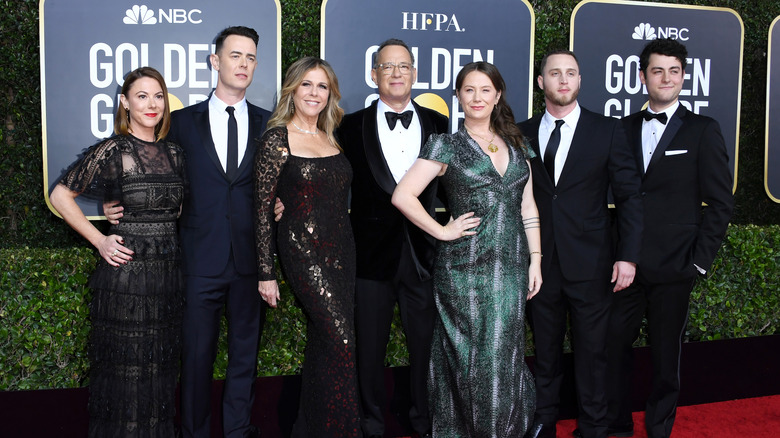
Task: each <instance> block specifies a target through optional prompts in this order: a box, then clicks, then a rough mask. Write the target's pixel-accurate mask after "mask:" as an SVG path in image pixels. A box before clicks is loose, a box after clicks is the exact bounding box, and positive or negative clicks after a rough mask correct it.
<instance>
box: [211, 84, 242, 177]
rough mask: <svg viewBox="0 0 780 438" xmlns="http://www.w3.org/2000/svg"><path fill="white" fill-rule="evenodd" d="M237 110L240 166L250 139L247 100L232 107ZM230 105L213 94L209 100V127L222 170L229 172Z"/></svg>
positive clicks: (235, 112)
mask: <svg viewBox="0 0 780 438" xmlns="http://www.w3.org/2000/svg"><path fill="white" fill-rule="evenodd" d="M232 106H233V108H235V111H234V112H233V115H234V116H235V117H236V122H237V123H238V165H239V166H240V165H241V160H243V159H244V154H246V145H247V139H248V137H249V107H248V106H247V104H246V98H244V99H241V101H240V102H238V103H236V104H235V105H232ZM227 107H228V105H227V104H226V103H225V102H223V101H221V100H220V99H219V98H218V97H217V95H216V94H215V93H211V98H210V99H209V126H210V127H211V139H212V140H214V147H215V148H216V149H217V157H219V162H220V163H221V164H222V169H223V170H225V171H226V172H227V137H228V132H227V130H228V117H229V115H228V113H227V111H225V108H227Z"/></svg>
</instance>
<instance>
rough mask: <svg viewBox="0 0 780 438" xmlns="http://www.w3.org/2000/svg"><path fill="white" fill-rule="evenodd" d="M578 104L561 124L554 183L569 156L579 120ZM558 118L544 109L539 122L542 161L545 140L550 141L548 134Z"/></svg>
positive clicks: (556, 181)
mask: <svg viewBox="0 0 780 438" xmlns="http://www.w3.org/2000/svg"><path fill="white" fill-rule="evenodd" d="M580 113H582V110H581V109H580V104H579V103H577V105H576V106H575V107H574V109H573V110H572V111H571V112H570V113H569V114H567V115H566V116H565V117H564V118H563V119H561V120H563V125H561V143H560V144H559V145H558V151H557V152H556V153H555V184H558V180H559V179H560V178H561V170H563V165H564V164H565V163H566V157H568V156H569V149H570V148H571V141H572V139H573V138H574V131H575V130H576V129H577V122H578V121H579V120H580ZM556 120H559V119H556V118H555V117H553V116H552V115H551V114H550V113H549V112H547V110H545V111H544V115H543V116H542V121H541V122H540V123H539V155H540V156H541V158H542V161H544V151H546V150H547V142H548V141H550V134H552V132H553V130H554V129H555V121H556Z"/></svg>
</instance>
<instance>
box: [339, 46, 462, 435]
mask: <svg viewBox="0 0 780 438" xmlns="http://www.w3.org/2000/svg"><path fill="white" fill-rule="evenodd" d="M371 78H372V79H373V80H374V82H375V83H376V84H377V87H378V88H379V99H378V100H376V101H374V102H373V103H372V104H371V105H370V106H369V107H368V108H365V109H362V110H360V111H357V112H355V113H352V114H348V115H346V116H345V117H344V120H343V121H342V123H341V125H340V126H339V129H338V138H339V142H340V144H341V146H342V147H343V148H344V153H345V154H346V156H347V158H348V159H349V161H350V163H351V165H352V170H353V172H354V176H353V180H352V203H351V213H350V220H351V222H352V230H353V232H354V234H355V247H356V252H357V280H356V286H355V326H356V334H357V365H358V381H359V386H360V396H361V404H362V408H363V421H362V423H363V424H362V426H363V432H364V434H365V435H366V436H367V437H375V436H379V437H381V436H382V434H383V433H384V429H385V424H384V418H383V415H382V410H383V407H384V404H385V397H386V396H385V383H384V365H385V354H386V350H387V342H388V340H389V336H390V325H391V322H392V319H393V309H394V307H395V303H396V302H398V305H399V309H400V314H401V320H402V322H403V326H404V331H405V332H406V343H407V348H408V350H409V363H410V372H411V402H412V407H411V410H410V412H409V419H410V422H411V425H412V427H413V428H414V430H415V432H416V433H417V434H419V435H420V436H427V435H428V434H429V433H430V429H431V422H430V418H429V413H428V400H427V397H428V391H427V386H426V385H427V375H428V361H429V359H430V350H431V337H432V336H433V322H434V318H435V317H436V308H435V304H434V300H433V286H432V282H431V274H432V267H433V254H434V240H433V238H431V237H430V236H429V235H428V234H427V233H425V232H423V231H422V230H420V229H419V228H417V227H416V226H414V225H412V224H411V222H409V221H408V220H407V219H406V218H405V217H404V216H403V215H402V214H401V213H400V212H399V211H398V210H397V209H396V208H395V207H393V205H392V204H391V203H390V198H391V196H392V194H393V190H394V189H395V186H396V184H397V183H398V181H399V180H400V179H401V177H402V176H403V175H404V174H405V173H406V171H407V170H408V169H409V167H411V165H412V163H414V161H415V160H416V159H417V155H418V154H419V151H420V147H421V146H422V144H423V143H424V142H425V141H426V140H427V139H428V136H430V135H431V134H433V133H443V132H445V131H446V130H447V118H446V117H445V116H443V115H441V114H439V113H437V112H436V111H432V110H430V109H427V108H423V107H421V106H419V105H417V104H416V103H415V102H413V101H412V100H411V99H412V85H413V84H414V82H415V81H416V79H417V71H416V69H415V68H414V55H413V54H412V51H411V50H410V49H409V47H408V46H407V45H406V43H404V42H403V41H401V40H397V39H390V40H387V41H385V42H383V43H382V44H381V45H380V46H379V49H378V50H377V53H376V55H375V58H374V68H373V70H372V71H371ZM437 186H438V183H437V182H433V183H431V185H430V186H429V187H428V188H427V189H426V190H425V191H424V192H423V193H422V194H421V195H420V201H421V202H422V204H423V205H424V206H426V208H428V210H429V211H430V214H431V215H432V216H433V215H434V207H433V203H434V198H435V197H436V191H437Z"/></svg>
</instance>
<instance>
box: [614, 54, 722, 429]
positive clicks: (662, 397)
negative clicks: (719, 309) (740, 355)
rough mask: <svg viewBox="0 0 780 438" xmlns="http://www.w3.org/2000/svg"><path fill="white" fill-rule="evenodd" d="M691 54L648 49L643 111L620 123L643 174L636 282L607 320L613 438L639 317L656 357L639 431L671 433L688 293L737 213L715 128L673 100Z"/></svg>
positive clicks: (621, 422)
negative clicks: (640, 229) (640, 234)
mask: <svg viewBox="0 0 780 438" xmlns="http://www.w3.org/2000/svg"><path fill="white" fill-rule="evenodd" d="M687 56H688V53H687V50H686V49H685V46H683V45H682V44H680V43H678V42H677V41H674V40H670V39H660V40H654V41H651V42H650V43H648V44H647V45H646V46H645V48H644V50H643V51H642V54H641V55H640V57H639V66H640V70H641V71H640V72H639V78H640V79H641V81H642V83H643V84H645V86H646V87H647V93H648V96H649V104H648V108H647V109H646V110H643V111H640V112H638V113H635V114H632V115H630V116H628V117H626V118H625V119H623V126H624V128H625V130H626V132H627V134H628V136H629V142H630V143H631V147H632V148H633V150H634V155H635V157H636V165H637V170H638V171H639V172H640V174H641V175H642V186H641V194H642V201H643V203H644V209H643V211H644V232H643V235H642V244H641V252H640V257H639V263H638V265H637V273H636V279H635V280H634V283H633V284H632V285H631V286H629V287H628V288H626V289H624V290H622V291H619V292H616V293H615V295H614V302H613V308H612V314H611V318H610V326H609V333H610V337H609V339H608V372H607V376H608V379H609V380H608V385H607V388H608V399H609V409H608V414H607V420H608V421H609V423H610V428H609V430H608V432H609V434H610V436H621V437H625V436H632V435H633V422H632V420H631V409H630V405H629V404H630V403H629V401H630V390H631V388H630V382H631V378H630V373H631V368H632V358H633V352H632V349H631V345H632V344H633V342H634V340H635V339H636V337H637V336H638V334H639V329H640V325H641V323H642V317H643V316H646V317H647V333H648V335H649V338H650V347H651V353H652V359H653V388H652V392H651V393H650V397H649V399H648V400H647V406H646V414H645V428H646V429H647V436H648V437H650V438H662V437H663V438H666V437H669V435H670V434H671V432H672V425H673V423H674V417H675V411H676V408H677V397H678V395H679V393H680V379H679V371H680V347H681V345H680V344H681V342H682V337H683V334H684V333H685V324H686V322H687V319H688V301H689V297H690V293H691V290H692V289H693V285H694V281H695V279H696V277H697V276H698V275H706V274H707V271H708V270H709V269H710V266H711V265H712V261H713V259H714V258H715V254H716V253H717V251H718V248H720V244H721V240H722V239H723V236H724V234H725V233H726V228H727V226H728V222H729V218H730V217H731V213H732V209H733V207H734V201H733V197H732V177H731V172H730V170H729V158H728V154H727V152H726V145H725V144H724V141H723V136H722V135H721V132H720V127H719V125H718V122H716V121H715V120H713V119H711V118H709V117H705V116H700V115H697V114H694V113H692V112H690V111H689V110H688V109H686V108H685V106H684V105H682V104H681V103H680V101H679V100H678V96H679V94H680V90H682V84H683V78H684V76H685V65H686V58H687ZM704 204H706V207H704V208H703V209H702V205H704Z"/></svg>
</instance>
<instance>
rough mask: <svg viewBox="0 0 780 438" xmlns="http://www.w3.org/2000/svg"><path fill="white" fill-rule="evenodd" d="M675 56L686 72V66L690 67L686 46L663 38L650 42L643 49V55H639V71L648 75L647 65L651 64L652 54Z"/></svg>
mask: <svg viewBox="0 0 780 438" xmlns="http://www.w3.org/2000/svg"><path fill="white" fill-rule="evenodd" d="M654 53H655V54H658V55H664V56H674V57H675V58H677V59H678V60H679V61H680V65H682V69H683V70H685V66H686V65H688V61H687V58H688V49H686V48H685V46H684V45H683V44H682V43H680V42H677V41H675V40H673V39H671V38H661V39H656V40H653V41H650V42H649V43H647V45H645V48H644V49H642V54H640V55H639V70H641V71H643V72H645V73H647V65H648V64H649V63H650V55H652V54H654Z"/></svg>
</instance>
